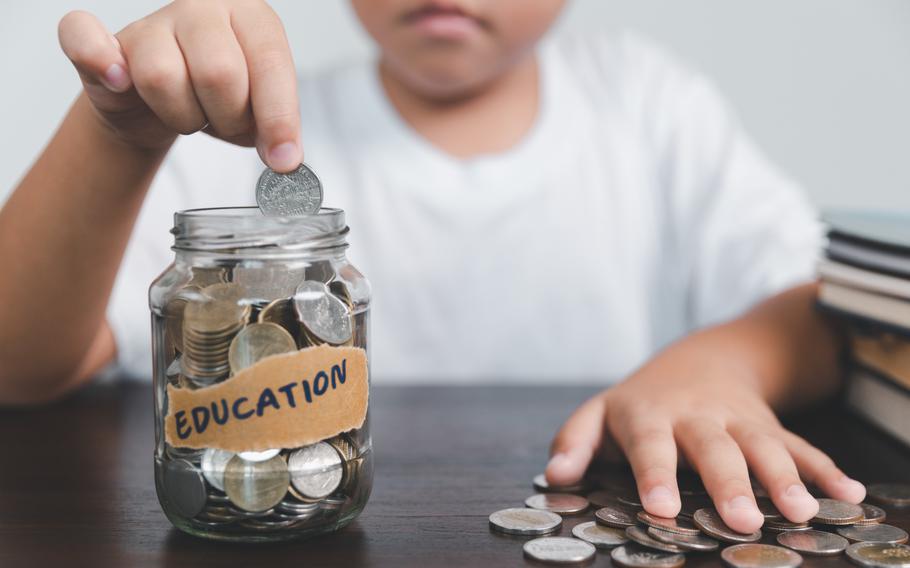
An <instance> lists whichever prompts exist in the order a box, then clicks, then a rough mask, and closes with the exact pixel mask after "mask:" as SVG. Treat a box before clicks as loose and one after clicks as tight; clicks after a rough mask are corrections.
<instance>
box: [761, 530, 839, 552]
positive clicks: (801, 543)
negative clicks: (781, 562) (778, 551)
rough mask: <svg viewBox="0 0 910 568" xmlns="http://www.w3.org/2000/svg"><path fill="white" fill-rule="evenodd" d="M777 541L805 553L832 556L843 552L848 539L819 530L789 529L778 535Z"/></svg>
mask: <svg viewBox="0 0 910 568" xmlns="http://www.w3.org/2000/svg"><path fill="white" fill-rule="evenodd" d="M777 543H778V544H780V545H782V546H786V547H787V548H790V549H792V550H795V551H797V552H802V553H803V554H810V555H812V556H832V555H835V554H840V553H841V552H843V551H844V550H845V549H846V548H847V545H849V544H850V543H849V542H847V539H845V538H843V537H840V536H837V535H836V534H831V533H828V532H822V531H817V530H802V531H787V532H782V533H780V534H779V535H777Z"/></svg>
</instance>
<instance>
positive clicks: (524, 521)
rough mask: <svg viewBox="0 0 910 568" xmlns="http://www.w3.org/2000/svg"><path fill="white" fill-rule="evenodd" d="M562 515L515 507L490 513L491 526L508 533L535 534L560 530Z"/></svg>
mask: <svg viewBox="0 0 910 568" xmlns="http://www.w3.org/2000/svg"><path fill="white" fill-rule="evenodd" d="M561 526H562V517H560V516H559V515H557V514H556V513H551V512H549V511H539V510H537V509H526V508H523V507H515V508H512V509H503V510H501V511H496V512H495V513H493V514H492V515H490V528H491V529H493V530H495V531H498V532H501V533H506V534H515V535H522V536H535V535H542V534H549V533H551V532H554V531H557V530H559V527H561Z"/></svg>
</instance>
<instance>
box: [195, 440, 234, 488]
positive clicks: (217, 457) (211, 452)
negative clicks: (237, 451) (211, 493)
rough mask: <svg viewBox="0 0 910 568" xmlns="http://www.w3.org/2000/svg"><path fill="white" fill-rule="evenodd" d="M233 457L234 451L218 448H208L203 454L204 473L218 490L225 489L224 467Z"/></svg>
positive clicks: (210, 483) (207, 479)
mask: <svg viewBox="0 0 910 568" xmlns="http://www.w3.org/2000/svg"><path fill="white" fill-rule="evenodd" d="M232 457H234V452H229V451H227V450H219V449H218V448H206V449H205V452H203V454H202V463H201V466H202V475H203V477H205V480H206V481H208V482H209V485H211V486H212V487H214V488H215V489H217V490H218V491H224V468H225V467H227V463H228V462H229V461H231V458H232Z"/></svg>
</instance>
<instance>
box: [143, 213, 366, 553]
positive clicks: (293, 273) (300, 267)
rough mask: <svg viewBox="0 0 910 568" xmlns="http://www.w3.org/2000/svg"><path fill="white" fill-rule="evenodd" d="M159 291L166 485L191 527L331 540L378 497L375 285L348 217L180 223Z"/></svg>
mask: <svg viewBox="0 0 910 568" xmlns="http://www.w3.org/2000/svg"><path fill="white" fill-rule="evenodd" d="M171 232H172V233H173V234H174V237H175V238H174V246H173V250H174V251H175V253H176V254H175V260H174V263H173V264H171V265H170V266H169V267H168V268H167V269H166V270H165V271H164V272H163V273H162V274H161V276H159V277H158V278H157V279H156V280H155V281H154V282H153V283H152V285H151V288H150V290H149V305H150V308H151V312H152V351H153V358H154V390H155V425H156V427H155V438H156V445H155V486H156V490H157V493H158V500H159V502H160V503H161V507H162V509H163V510H164V513H165V514H166V515H167V517H168V519H170V521H171V522H172V523H173V524H174V526H176V527H177V528H179V529H181V530H183V531H185V532H188V533H190V534H193V535H197V536H203V537H208V538H214V539H222V540H238V541H270V540H284V539H290V538H297V537H302V536H310V535H314V534H319V533H324V532H328V531H333V530H335V529H338V528H340V527H343V526H344V525H346V524H347V523H349V522H351V521H352V520H353V519H354V518H355V517H356V516H357V515H358V514H359V513H360V511H361V510H362V509H363V507H364V505H365V504H366V502H367V499H368V498H369V495H370V490H371V487H372V476H373V466H372V452H371V440H370V428H369V412H368V401H369V365H368V343H369V342H368V339H369V305H370V287H369V283H368V282H367V280H366V279H365V278H364V277H363V275H361V274H360V273H359V272H358V271H357V269H356V268H354V267H353V266H352V265H351V264H350V263H349V262H348V260H347V258H346V256H345V250H346V248H347V242H346V235H347V233H348V227H347V226H346V224H345V219H344V212H343V211H341V210H339V209H326V208H323V209H321V210H320V211H319V212H318V213H316V214H314V215H308V216H299V217H269V216H264V215H263V214H262V213H261V212H260V211H259V209H258V208H255V207H239V208H220V209H196V210H189V211H183V212H179V213H176V214H175V216H174V228H173V230H172V231H171Z"/></svg>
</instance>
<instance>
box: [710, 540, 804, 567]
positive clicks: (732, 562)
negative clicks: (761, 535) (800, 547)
mask: <svg viewBox="0 0 910 568" xmlns="http://www.w3.org/2000/svg"><path fill="white" fill-rule="evenodd" d="M720 557H721V560H723V561H724V563H725V564H726V565H727V566H732V567H733V568H796V567H797V566H799V565H800V564H802V563H803V557H802V556H800V555H799V554H797V553H796V552H793V551H792V550H788V549H786V548H783V547H780V546H774V545H772V544H736V545H733V546H730V547H727V548H725V549H724V550H723V551H722V552H721V553H720Z"/></svg>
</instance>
